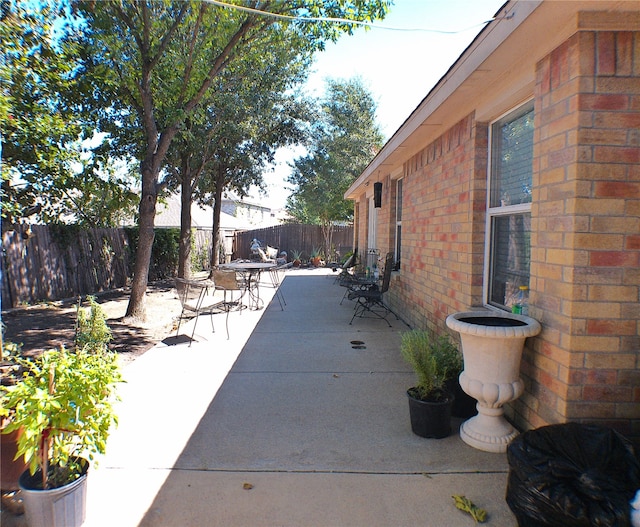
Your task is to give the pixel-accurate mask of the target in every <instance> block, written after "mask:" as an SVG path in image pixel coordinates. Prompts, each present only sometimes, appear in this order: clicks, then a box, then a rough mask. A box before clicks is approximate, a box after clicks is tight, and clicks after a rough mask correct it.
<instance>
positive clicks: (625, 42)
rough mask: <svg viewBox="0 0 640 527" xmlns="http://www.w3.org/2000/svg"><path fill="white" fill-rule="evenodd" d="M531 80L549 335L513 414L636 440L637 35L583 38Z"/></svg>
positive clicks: (537, 264)
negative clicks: (597, 427)
mask: <svg viewBox="0 0 640 527" xmlns="http://www.w3.org/2000/svg"><path fill="white" fill-rule="evenodd" d="M620 17H621V18H620V21H623V20H624V14H621V15H620ZM582 27H584V26H582ZM536 73H537V76H536V88H535V113H536V122H535V139H534V141H535V145H534V174H533V204H532V234H531V248H532V249H531V299H530V302H531V308H530V313H531V315H532V316H533V317H535V318H537V319H538V320H540V321H541V323H542V324H543V328H544V329H543V333H542V334H541V336H540V337H539V338H538V339H536V340H535V349H532V350H527V352H526V353H525V357H524V361H523V372H524V374H525V380H526V385H527V390H526V393H525V395H524V396H523V397H522V398H521V399H520V400H519V401H518V402H517V403H516V404H515V405H514V416H513V417H514V418H515V419H516V421H517V422H518V424H519V425H521V426H523V427H525V428H527V427H537V426H540V425H543V424H548V423H555V422H563V421H566V420H576V421H589V422H592V421H598V422H600V423H601V424H607V425H612V426H615V427H616V428H617V429H618V430H620V431H621V432H622V433H624V434H626V435H628V436H631V437H633V438H638V437H640V425H639V423H640V421H639V420H640V372H639V371H638V367H639V366H640V363H639V356H640V353H639V348H640V343H639V340H640V339H639V337H638V334H639V329H640V327H639V320H640V302H639V297H640V32H638V31H633V32H632V31H580V32H578V33H576V34H575V35H574V36H573V37H571V38H570V39H569V40H568V41H566V42H565V43H564V44H563V45H562V46H560V47H559V48H557V49H556V50H554V51H553V52H552V53H551V54H550V55H549V56H547V57H546V58H544V59H543V60H542V61H540V62H539V63H538V67H537V72H536Z"/></svg>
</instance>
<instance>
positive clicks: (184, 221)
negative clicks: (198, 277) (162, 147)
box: [178, 159, 192, 278]
mask: <svg viewBox="0 0 640 527" xmlns="http://www.w3.org/2000/svg"><path fill="white" fill-rule="evenodd" d="M181 173H182V182H181V185H180V242H179V247H178V276H179V277H180V278H191V193H192V187H191V170H190V167H189V163H188V160H187V159H183V160H182V169H181Z"/></svg>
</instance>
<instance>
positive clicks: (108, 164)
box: [0, 0, 135, 226]
mask: <svg viewBox="0 0 640 527" xmlns="http://www.w3.org/2000/svg"><path fill="white" fill-rule="evenodd" d="M0 17H1V18H2V23H0V40H2V43H3V53H2V60H1V61H0V82H2V85H3V90H2V92H1V93H0V129H2V143H3V144H2V191H1V194H2V196H1V197H2V200H1V201H2V203H1V205H2V218H3V220H4V221H6V222H7V223H8V224H13V223H18V222H19V221H20V220H23V219H25V218H27V217H30V216H34V215H35V217H36V219H38V220H40V221H43V222H47V223H55V222H66V221H75V222H77V223H80V224H84V225H89V226H115V225H116V224H117V223H118V221H120V220H121V219H122V217H123V215H124V214H128V215H131V213H132V212H133V211H132V210H131V204H132V203H135V202H134V201H133V196H135V194H133V193H132V192H131V191H129V190H127V188H126V187H125V186H124V185H125V184H126V183H128V182H126V181H124V180H123V178H122V177H121V176H118V175H116V173H115V170H114V169H113V164H112V161H111V158H112V157H114V153H113V152H111V151H110V150H109V149H108V148H107V149H106V150H105V149H104V148H102V149H101V147H102V145H99V144H98V143H99V141H98V142H95V141H93V142H92V145H91V146H89V144H88V143H85V142H83V140H84V139H87V138H92V136H93V135H94V131H95V129H94V127H93V126H91V123H90V122H89V121H90V119H89V118H90V116H91V112H90V109H89V108H88V106H87V104H86V102H87V98H86V93H84V86H83V83H82V74H83V69H82V68H81V67H80V64H81V59H82V54H83V52H82V49H81V47H80V45H79V42H78V40H77V38H76V35H77V32H78V30H79V28H78V26H75V25H74V19H73V18H72V17H71V14H70V12H69V5H68V2H65V1H64V0H42V1H39V2H36V3H32V2H15V1H14V2H3V4H2V8H1V13H0ZM96 145H97V146H96ZM43 196H46V199H43ZM123 210H124V212H123V213H121V212H120V211H123Z"/></svg>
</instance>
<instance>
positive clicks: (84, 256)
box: [1, 225, 129, 308]
mask: <svg viewBox="0 0 640 527" xmlns="http://www.w3.org/2000/svg"><path fill="white" fill-rule="evenodd" d="M2 252H3V258H2V261H1V265H2V307H3V308H7V307H16V306H18V305H20V304H24V303H28V304H33V303H36V302H40V301H45V300H59V299H62V298H71V297H74V296H77V295H85V294H91V293H96V292H98V291H104V290H108V289H116V288H118V287H123V286H124V285H126V283H127V276H128V274H129V250H128V239H127V235H126V233H125V231H124V230H123V229H106V228H105V229H101V228H93V229H80V228H78V227H73V226H56V225H33V226H31V227H30V232H29V233H28V232H27V231H26V228H25V227H20V226H18V227H16V229H15V230H11V231H7V232H4V233H3V234H2Z"/></svg>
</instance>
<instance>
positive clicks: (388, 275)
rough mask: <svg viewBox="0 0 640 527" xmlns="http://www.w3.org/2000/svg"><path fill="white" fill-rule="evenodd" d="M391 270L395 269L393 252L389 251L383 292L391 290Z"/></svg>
mask: <svg viewBox="0 0 640 527" xmlns="http://www.w3.org/2000/svg"><path fill="white" fill-rule="evenodd" d="M391 271H393V253H392V252H389V253H387V256H386V257H385V259H384V273H383V274H382V288H381V289H380V292H381V293H382V294H384V293H386V292H387V291H388V290H389V284H390V283H391Z"/></svg>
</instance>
